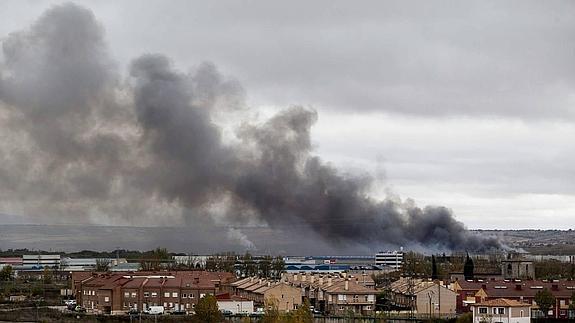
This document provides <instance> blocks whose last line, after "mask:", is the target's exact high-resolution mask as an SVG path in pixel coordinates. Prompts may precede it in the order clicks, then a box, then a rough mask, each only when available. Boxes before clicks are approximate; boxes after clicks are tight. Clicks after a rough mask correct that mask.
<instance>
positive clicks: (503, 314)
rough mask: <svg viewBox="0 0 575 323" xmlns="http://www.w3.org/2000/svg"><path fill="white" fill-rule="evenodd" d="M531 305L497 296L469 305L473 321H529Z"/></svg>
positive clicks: (507, 322)
mask: <svg viewBox="0 0 575 323" xmlns="http://www.w3.org/2000/svg"><path fill="white" fill-rule="evenodd" d="M530 307H531V305H530V304H527V303H522V302H518V301H516V300H511V299H506V298H497V299H493V300H489V301H484V302H481V303H477V304H474V305H472V306H471V312H472V313H473V322H474V323H481V322H500V323H530V322H531V314H530V313H531V310H530Z"/></svg>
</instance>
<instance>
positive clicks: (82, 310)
mask: <svg viewBox="0 0 575 323" xmlns="http://www.w3.org/2000/svg"><path fill="white" fill-rule="evenodd" d="M74 310H75V311H76V312H78V313H86V309H85V308H83V307H82V306H80V305H77V306H76V308H75V309H74Z"/></svg>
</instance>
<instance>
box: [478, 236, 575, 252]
mask: <svg viewBox="0 0 575 323" xmlns="http://www.w3.org/2000/svg"><path fill="white" fill-rule="evenodd" d="M473 231H474V232H477V233H479V234H482V235H489V236H497V237H499V239H500V240H501V241H503V242H504V243H505V244H507V245H508V246H510V247H513V248H521V249H523V250H525V251H527V252H529V253H532V254H538V255H575V231H574V230H473Z"/></svg>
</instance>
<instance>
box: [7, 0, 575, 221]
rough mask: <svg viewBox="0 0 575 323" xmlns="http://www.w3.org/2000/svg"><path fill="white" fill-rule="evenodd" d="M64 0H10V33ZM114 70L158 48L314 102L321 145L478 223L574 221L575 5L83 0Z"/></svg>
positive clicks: (385, 186)
mask: <svg viewBox="0 0 575 323" xmlns="http://www.w3.org/2000/svg"><path fill="white" fill-rule="evenodd" d="M57 3H60V2H59V1H22V0H15V1H2V2H0V12H1V13H2V17H3V18H2V19H1V20H0V39H5V38H6V37H7V36H8V35H9V34H10V33H11V32H14V31H17V30H23V29H26V28H28V27H29V25H30V24H31V23H32V22H33V21H34V20H35V19H37V18H38V17H39V16H40V15H41V14H42V12H44V11H45V10H46V9H47V8H49V7H50V6H51V5H53V4H57ZM77 3H79V4H81V5H83V6H85V7H87V8H90V9H91V10H92V11H93V12H94V14H95V16H96V19H97V20H98V21H99V22H100V23H101V24H102V26H103V27H104V29H105V34H106V40H107V42H108V46H109V48H110V51H111V53H112V57H113V58H114V59H115V60H116V63H117V64H118V67H119V69H120V70H121V71H123V73H124V74H127V66H128V64H129V62H130V61H131V60H132V59H133V58H135V57H138V56H139V55H141V54H144V53H163V54H166V55H167V56H169V57H171V58H172V59H173V62H174V63H175V64H176V65H177V67H178V68H180V69H182V70H187V69H191V68H193V67H194V66H197V65H198V64H200V63H201V62H203V61H211V62H213V63H215V64H216V65H217V66H218V67H219V69H220V71H221V72H222V73H223V74H225V75H227V76H230V77H233V78H235V79H237V80H238V81H240V82H241V84H242V85H243V87H244V88H245V90H246V94H247V101H248V104H249V105H250V106H251V107H253V108H255V109H256V110H260V111H263V113H265V112H266V111H275V110H279V109H281V108H285V107H286V106H290V105H294V104H299V105H303V106H307V107H311V108H313V109H316V110H317V111H318V116H319V117H318V122H317V124H316V125H315V127H314V128H313V132H312V139H313V144H314V145H315V149H316V152H317V154H319V155H320V156H321V157H323V159H324V160H326V161H329V162H331V163H332V164H333V165H336V166H337V167H339V168H341V169H345V170H348V171H350V172H361V171H369V172H372V173H373V174H375V175H376V176H378V178H379V179H380V185H379V186H378V189H377V190H376V191H375V192H374V195H376V196H381V197H383V196H385V195H386V194H396V195H398V196H400V197H401V198H403V199H405V198H412V199H414V200H415V201H416V203H417V204H420V205H427V204H430V205H444V206H447V207H449V208H451V209H452V210H453V212H454V214H455V216H456V218H457V219H459V220H461V221H462V222H464V223H465V224H466V225H467V226H468V227H469V228H500V229H512V228H561V229H567V228H571V227H573V226H574V225H575V217H574V216H573V215H574V214H575V181H574V180H573V179H574V178H575V144H574V141H573V139H574V138H575V41H574V40H575V19H573V17H574V16H575V2H573V1H500V0H497V1H333V0H330V1H77Z"/></svg>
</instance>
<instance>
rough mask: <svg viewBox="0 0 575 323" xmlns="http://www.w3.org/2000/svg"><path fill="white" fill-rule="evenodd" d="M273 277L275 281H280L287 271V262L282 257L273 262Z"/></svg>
mask: <svg viewBox="0 0 575 323" xmlns="http://www.w3.org/2000/svg"><path fill="white" fill-rule="evenodd" d="M271 269H272V277H273V278H274V279H280V278H281V275H282V273H283V272H284V270H285V262H284V259H283V258H282V257H281V256H277V257H275V258H274V260H273V261H272V268H271Z"/></svg>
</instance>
